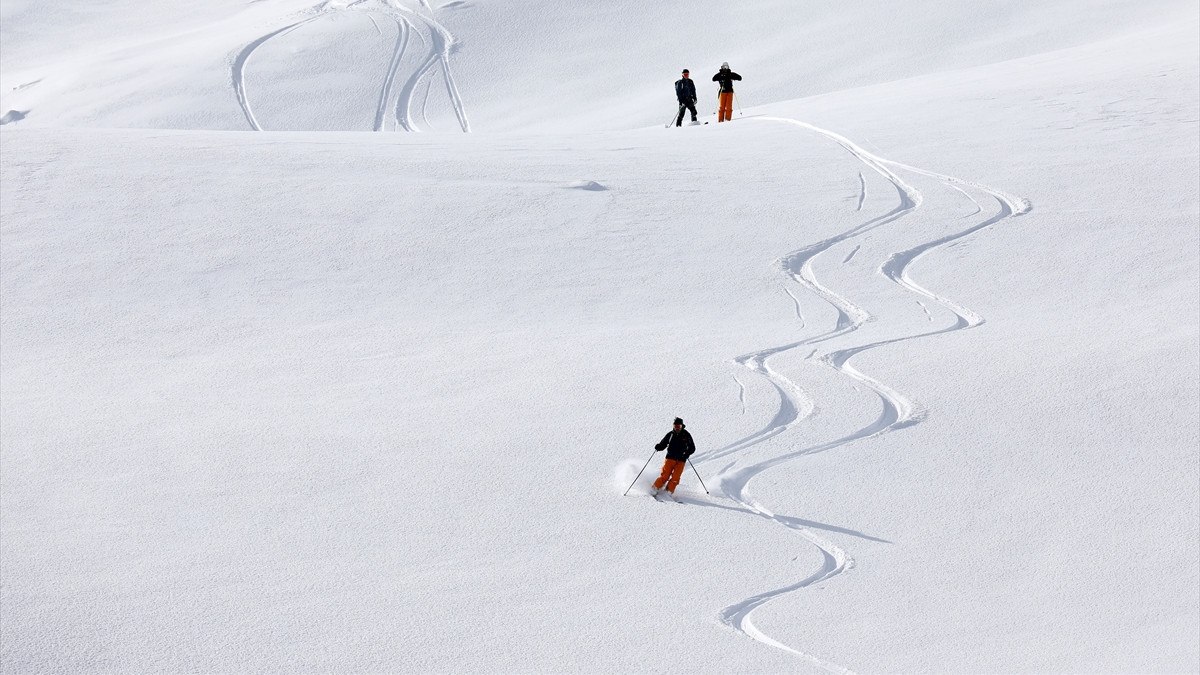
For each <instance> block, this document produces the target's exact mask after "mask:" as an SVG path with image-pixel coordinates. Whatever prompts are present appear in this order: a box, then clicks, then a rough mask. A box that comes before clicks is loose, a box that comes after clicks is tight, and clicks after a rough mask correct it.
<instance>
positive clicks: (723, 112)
mask: <svg viewBox="0 0 1200 675" xmlns="http://www.w3.org/2000/svg"><path fill="white" fill-rule="evenodd" d="M731 119H733V92H732V91H723V92H721V93H719V94H717V121H718V122H728V121H729V120H731Z"/></svg>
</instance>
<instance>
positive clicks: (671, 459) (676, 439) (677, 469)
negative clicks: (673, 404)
mask: <svg viewBox="0 0 1200 675" xmlns="http://www.w3.org/2000/svg"><path fill="white" fill-rule="evenodd" d="M654 449H655V450H656V451H659V452H661V451H662V450H664V449H665V450H666V451H667V461H665V462H663V468H662V475H660V476H659V477H658V480H656V481H654V490H653V492H652V494H658V491H659V490H661V489H662V487H663V485H666V486H667V492H670V493H671V494H672V495H674V494H675V488H676V487H678V486H679V479H680V478H683V468H684V467H685V466H687V460H688V457H691V456H692V453H693V452H696V444H695V443H694V442H692V435H691V434H690V433H688V432H687V430H685V429H684V428H683V420H681V419H679V418H678V417H676V418H675V425H674V428H673V429H671V431H668V432H667V435H666V436H663V439H662V440H661V441H659V443H658V445H655V446H654Z"/></svg>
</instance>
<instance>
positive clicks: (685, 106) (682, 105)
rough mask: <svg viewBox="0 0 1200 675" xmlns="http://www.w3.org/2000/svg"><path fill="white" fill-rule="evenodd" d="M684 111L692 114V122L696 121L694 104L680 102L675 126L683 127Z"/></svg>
mask: <svg viewBox="0 0 1200 675" xmlns="http://www.w3.org/2000/svg"><path fill="white" fill-rule="evenodd" d="M685 110H686V111H688V112H690V113H692V121H693V122H695V121H696V104H695V103H694V102H692V101H680V102H679V116H678V117H676V118H675V126H677V127H681V126H683V111H685Z"/></svg>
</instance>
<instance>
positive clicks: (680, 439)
mask: <svg viewBox="0 0 1200 675" xmlns="http://www.w3.org/2000/svg"><path fill="white" fill-rule="evenodd" d="M663 448H666V449H667V459H674V460H678V461H680V462H683V461H686V460H687V458H688V457H691V456H692V453H693V452H695V451H696V444H695V443H693V442H692V435H691V434H689V433H688V432H687V429H680V430H679V433H675V432H674V431H668V432H667V435H666V436H663V439H662V440H661V441H659V443H658V445H656V446H654V449H655V450H662V449H663Z"/></svg>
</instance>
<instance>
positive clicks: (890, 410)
mask: <svg viewBox="0 0 1200 675" xmlns="http://www.w3.org/2000/svg"><path fill="white" fill-rule="evenodd" d="M757 119H759V120H761V121H768V122H776V123H787V124H793V125H796V126H800V127H803V128H806V129H808V130H810V131H812V132H814V133H817V134H819V135H821V136H824V137H826V138H828V139H830V140H832V141H834V142H836V143H838V144H839V145H841V146H842V147H843V148H845V149H846V150H847V151H848V152H850V153H851V154H852V155H854V156H855V158H856V159H858V160H859V161H861V162H862V163H863V164H865V165H866V166H867V167H868V168H870V169H872V170H873V171H875V172H877V173H879V174H880V175H882V176H883V177H884V178H885V179H886V180H888V181H889V182H890V183H891V184H892V185H893V186H894V187H895V188H896V190H897V194H898V196H899V204H898V205H897V206H896V207H895V208H894V209H893V210H892V211H890V212H889V213H887V214H884V215H883V216H880V217H877V218H873V219H871V220H868V221H866V222H864V223H862V224H861V225H858V226H856V227H854V228H852V229H850V230H848V231H846V232H844V233H842V234H840V235H837V236H834V237H831V238H829V239H825V240H823V241H821V242H817V243H816V244H812V245H809V246H806V247H804V248H802V249H799V250H797V251H794V252H792V253H790V254H788V255H786V256H784V258H782V259H781V261H780V262H781V266H782V268H783V270H784V271H785V272H786V273H787V274H788V275H789V276H790V278H791V279H792V280H794V281H795V282H796V283H799V284H801V285H803V286H805V287H806V288H808V289H809V290H810V291H812V292H813V293H814V294H816V295H817V296H818V297H821V298H822V299H824V300H825V301H826V302H828V303H829V304H830V305H831V306H833V307H834V308H835V309H836V310H837V311H838V319H837V323H836V325H835V326H834V328H833V329H831V330H829V331H827V332H826V333H824V334H821V335H817V336H815V337H812V338H809V339H806V340H801V341H798V342H794V343H790V344H787V345H781V346H778V347H772V348H768V349H764V350H760V351H758V352H754V353H752V354H749V355H745V356H741V357H738V358H736V359H735V362H737V363H738V364H740V365H742V366H744V367H746V368H748V369H750V370H752V371H754V372H757V373H759V374H760V375H763V376H764V377H766V379H767V380H768V381H770V383H771V384H772V385H773V386H774V388H775V389H776V391H777V393H778V394H779V396H780V408H779V412H778V413H777V414H776V416H775V418H774V419H773V420H772V421H771V422H769V423H768V424H767V426H766V427H764V429H762V430H761V431H759V432H756V433H754V434H751V435H750V436H747V437H746V438H743V439H741V440H739V441H736V442H734V443H732V444H730V445H727V446H725V447H723V448H720V449H718V450H716V451H713V452H711V453H706V454H705V455H704V456H703V457H701V458H699V459H698V460H697V463H699V462H708V461H713V460H716V459H720V458H722V457H726V456H729V455H731V454H734V453H739V452H740V451H742V450H745V449H747V448H749V447H751V446H753V445H757V444H759V443H761V442H763V441H765V440H767V439H768V438H771V437H774V436H777V435H779V434H781V433H783V432H785V431H787V430H788V429H789V428H790V427H791V426H793V425H794V424H796V423H798V422H799V421H800V420H802V419H804V417H805V416H806V414H802V412H801V411H804V413H811V411H812V410H813V407H814V404H813V402H812V401H811V399H810V397H809V396H808V395H807V394H806V393H805V392H803V391H802V390H801V389H800V387H799V386H797V385H796V384H795V383H793V382H792V381H791V380H789V379H788V378H787V377H786V376H784V375H782V374H780V373H778V372H776V371H774V370H772V369H771V368H770V367H769V365H768V364H767V360H768V359H769V358H770V357H772V356H774V355H777V354H780V353H783V352H786V351H790V350H792V349H795V348H797V347H800V346H805V345H816V344H819V343H822V342H825V341H828V340H830V339H833V338H835V337H839V336H842V335H847V334H849V333H852V332H853V331H855V330H857V329H858V328H859V327H860V326H861V325H863V323H865V322H866V321H868V320H869V319H870V315H869V314H867V313H866V312H865V311H864V310H862V309H861V308H859V307H857V305H855V304H854V303H853V302H852V301H851V300H850V299H849V298H846V297H844V296H842V295H840V294H838V293H836V292H834V291H833V290H831V289H829V288H827V287H826V286H824V285H823V284H821V283H820V282H819V281H818V280H817V278H816V275H815V273H814V272H813V268H812V263H813V260H815V259H816V258H817V257H818V256H819V255H821V254H822V253H824V252H826V251H828V250H829V249H830V248H832V247H833V246H834V245H836V244H838V243H841V242H843V241H846V240H848V239H851V238H854V237H858V236H860V235H862V234H864V233H865V232H868V231H870V230H873V229H875V228H877V227H880V226H882V225H886V224H888V223H891V222H894V221H896V220H898V219H900V218H903V217H904V216H906V215H908V214H910V213H912V212H913V211H915V210H916V209H917V208H918V207H919V206H920V205H921V202H922V200H923V197H922V195H921V193H920V192H919V191H917V190H916V189H915V188H914V187H912V186H911V185H909V184H908V183H907V182H905V181H904V180H903V179H901V178H900V176H899V175H898V174H897V173H896V172H895V171H893V170H892V168H895V169H897V170H903V171H907V172H911V173H915V174H917V175H922V176H925V177H928V178H933V179H935V180H937V181H939V182H941V183H943V184H944V185H946V186H948V187H950V188H952V189H954V190H957V191H959V192H961V193H963V194H964V195H966V196H967V197H968V198H969V199H970V200H971V201H972V202H974V203H975V205H976V211H975V213H973V214H970V215H975V214H976V213H979V212H980V211H981V210H982V207H981V206H980V205H979V202H978V201H976V200H975V199H974V197H972V196H971V195H970V194H969V193H968V192H967V191H966V190H965V189H963V187H962V186H969V187H971V188H974V189H976V190H978V191H981V192H983V193H986V194H987V195H989V196H991V197H992V198H994V199H995V200H996V202H997V203H998V205H999V209H998V211H997V213H996V214H995V215H993V216H991V217H989V218H987V219H985V220H983V221H982V222H979V223H977V224H975V225H973V226H971V227H968V228H966V229H964V230H961V231H958V232H955V233H952V234H949V235H946V236H943V237H940V238H938V239H935V240H933V241H929V242H925V243H923V244H920V245H918V246H915V247H912V248H909V249H906V250H904V251H899V252H896V253H893V254H892V255H891V256H889V258H888V259H887V260H886V261H885V262H884V263H883V264H882V265H881V266H880V267H879V269H878V272H879V273H880V274H881V275H883V276H884V277H886V278H887V279H889V280H890V281H892V282H893V283H895V284H897V285H899V286H900V287H901V288H904V289H905V290H906V291H909V292H912V293H915V294H917V295H919V296H922V297H924V298H928V299H930V300H933V301H934V302H936V303H938V304H939V305H941V306H942V307H944V308H946V309H947V310H949V311H950V312H951V313H953V314H954V316H955V321H954V323H953V325H950V326H947V327H944V328H940V329H936V330H931V331H927V332H922V333H919V334H916V335H902V336H897V337H893V338H888V339H884V340H879V341H875V342H870V343H866V344H862V345H857V346H853V347H849V348H845V349H840V350H836V351H833V352H830V353H828V354H826V355H824V356H821V357H816V351H815V350H814V351H813V353H812V354H810V355H809V356H808V357H807V360H816V361H817V362H819V363H821V364H823V365H826V366H828V367H830V368H833V369H834V370H836V371H838V372H839V373H841V374H842V375H844V376H846V377H848V378H850V379H852V380H854V381H855V382H858V383H860V384H862V385H864V386H865V387H867V388H868V389H870V390H871V391H873V392H874V393H875V394H876V395H877V396H878V397H879V399H880V401H881V403H882V410H881V412H880V414H879V416H878V417H877V418H876V419H875V420H873V421H872V422H871V423H869V424H867V425H865V426H863V427H862V428H860V429H858V430H857V431H855V432H853V433H851V434H849V435H846V436H844V437H842V438H839V439H836V440H833V441H830V442H826V443H821V444H818V445H814V446H811V447H805V448H802V449H800V450H796V451H792V452H787V453H784V454H782V455H778V456H775V457H772V458H770V459H767V460H765V461H760V462H757V463H755V464H751V465H749V466H746V467H742V468H739V469H736V470H735V469H734V465H735V464H736V459H735V460H734V461H733V462H732V463H731V464H729V465H728V466H726V467H725V468H724V469H722V470H721V472H720V473H719V474H718V482H719V485H720V486H721V489H722V490H723V491H724V492H725V493H726V495H727V496H729V498H730V499H732V500H733V501H735V502H737V503H738V504H740V505H741V506H742V507H743V508H744V509H746V510H747V511H750V512H752V513H754V514H757V515H759V516H762V517H764V518H766V519H768V520H771V521H773V522H775V523H777V524H779V525H782V526H784V527H786V528H788V529H789V530H792V531H794V532H796V533H797V534H799V535H800V536H802V537H803V538H804V539H806V540H807V541H809V542H810V543H811V544H813V545H814V546H816V547H817V548H818V550H819V551H820V552H821V556H822V560H823V562H822V565H821V567H820V568H819V569H818V570H816V571H815V572H813V573H811V574H810V575H809V576H807V577H805V578H803V579H801V580H800V581H798V582H795V583H792V584H789V585H787V586H784V587H782V588H777V589H774V590H771V591H767V592H764V593H760V594H757V595H755V596H753V597H751V598H747V599H745V600H742V601H741V602H738V603H735V604H733V605H730V606H728V607H726V608H724V609H723V610H722V611H721V612H720V614H719V618H720V620H721V622H722V623H724V624H726V625H728V626H730V627H731V628H733V629H734V630H737V631H739V632H741V633H743V634H745V635H747V636H748V637H750V638H752V639H755V640H757V641H759V642H761V643H763V644H766V645H769V646H771V647H774V648H776V649H781V650H783V651H786V652H789V653H792V654H795V655H797V656H799V657H801V658H803V659H804V660H806V661H808V662H809V663H811V664H812V665H815V666H817V667H820V668H822V669H825V670H828V671H830V672H848V671H847V670H846V669H845V668H843V667H842V666H839V665H837V664H834V663H832V662H829V661H825V660H823V659H820V658H818V657H816V656H815V655H813V654H810V653H806V652H804V651H802V650H799V649H797V648H795V647H792V646H789V645H787V644H784V643H783V642H780V641H779V640H776V639H774V638H772V637H770V636H769V635H766V634H765V633H763V632H762V631H761V630H760V629H758V627H757V626H755V625H754V623H753V621H752V619H751V614H752V612H753V611H754V610H756V609H758V608H760V607H762V606H763V605H765V604H766V603H768V602H770V601H771V600H773V599H775V598H778V597H780V596H782V595H785V594H788V593H791V592H794V591H797V590H799V589H802V588H805V587H808V586H811V585H813V584H816V583H820V582H822V581H825V580H828V579H830V578H832V577H834V576H837V575H838V574H840V573H842V572H843V571H845V570H846V569H847V568H849V567H852V566H853V560H852V559H851V558H850V556H849V555H848V554H847V552H846V551H845V550H844V549H842V548H841V547H840V546H838V545H837V544H835V543H834V542H832V541H830V540H828V539H826V538H825V537H822V536H820V535H817V534H816V533H815V532H813V531H812V529H811V528H809V527H806V526H805V525H804V523H803V522H802V521H798V519H795V518H791V517H788V516H781V515H778V514H775V513H774V512H773V511H771V510H770V509H769V508H768V507H766V506H765V505H763V504H761V503H759V502H757V501H756V500H754V499H753V498H751V497H749V496H747V495H746V488H747V486H748V485H749V483H750V481H751V480H752V479H753V478H754V477H756V476H758V475H759V474H761V473H762V472H764V471H767V470H769V469H771V468H774V467H776V466H779V465H781V464H785V463H787V462H791V461H793V460H796V459H798V458H800V457H803V456H806V455H812V454H816V453H819V452H826V451H829V450H833V449H836V448H841V447H844V446H846V445H848V444H851V443H855V442H858V441H862V440H866V439H869V438H874V437H877V436H880V435H882V434H885V433H888V432H890V431H895V430H898V429H902V428H905V427H908V426H912V425H914V424H917V423H919V422H920V421H922V420H923V419H924V417H925V415H926V411H925V410H924V409H923V408H921V407H920V406H919V405H918V404H916V403H915V402H914V401H912V400H911V399H910V398H909V397H907V396H906V395H904V394H903V393H901V392H900V391H898V390H897V389H895V388H893V387H891V386H890V385H887V384H885V383H883V382H881V381H879V380H878V379H876V378H874V377H871V376H869V375H867V374H866V373H863V372H861V371H859V370H858V369H856V368H855V367H854V366H853V365H852V364H851V363H850V360H851V359H852V358H853V357H854V356H856V355H858V354H861V353H863V352H865V351H868V350H871V349H875V348H878V347H882V346H885V345H889V344H896V343H899V342H905V341H909V340H915V339H919V338H924V337H929V336H932V335H938V334H942V333H949V332H954V331H959V330H966V329H970V328H974V327H976V326H979V325H981V324H982V323H983V318H982V317H980V316H979V315H977V314H975V313H974V312H972V311H970V310H969V309H967V308H965V307H963V306H961V305H959V304H958V303H955V302H954V301H952V300H950V299H948V298H946V297H944V296H942V295H939V294H936V293H934V292H932V291H930V290H929V289H927V288H925V287H923V286H921V285H920V284H918V283H916V282H915V281H914V280H913V279H912V278H911V276H910V275H909V274H908V269H909V267H910V266H911V265H912V264H913V263H915V262H916V261H917V260H918V259H919V258H921V257H922V256H924V255H925V254H927V253H929V252H930V251H933V250H935V249H937V248H939V247H942V246H945V245H947V244H950V243H951V242H954V241H957V240H959V239H962V238H964V237H968V236H970V235H972V234H975V233H976V232H979V231H980V230H983V229H985V228H987V227H990V226H992V225H994V224H996V223H998V222H1000V221H1002V220H1005V219H1007V218H1010V217H1013V216H1018V215H1021V214H1024V213H1026V212H1028V211H1029V210H1030V208H1031V207H1030V204H1029V202H1028V201H1027V200H1025V199H1022V198H1019V197H1014V196H1012V195H1009V194H1007V193H1004V192H1001V191H999V190H994V189H992V188H989V187H987V186H984V185H980V184H977V183H971V182H969V181H964V180H961V179H958V178H954V177H952V176H947V175H944V174H939V173H936V172H932V171H927V170H925V169H920V168H917V167H913V166H910V165H907V164H902V163H900V162H895V161H893V160H889V159H886V158H883V157H880V156H878V155H875V154H873V153H870V152H868V151H866V150H864V149H863V148H862V147H861V146H858V145H857V144H855V143H853V142H852V141H850V140H849V139H848V138H846V137H844V136H842V135H840V134H836V133H834V132H832V131H829V130H826V129H822V128H820V127H816V126H814V125H811V124H808V123H806V122H801V121H799V120H793V119H788V118H773V117H760V118H757ZM859 175H860V178H861V173H860V174H859ZM864 185H865V183H864ZM864 192H865V188H864ZM856 250H857V249H856ZM847 261H848V259H847ZM789 295H791V294H790V292H789ZM792 297H793V299H794V298H795V296H792ZM797 304H798V301H797ZM922 307H924V305H922Z"/></svg>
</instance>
